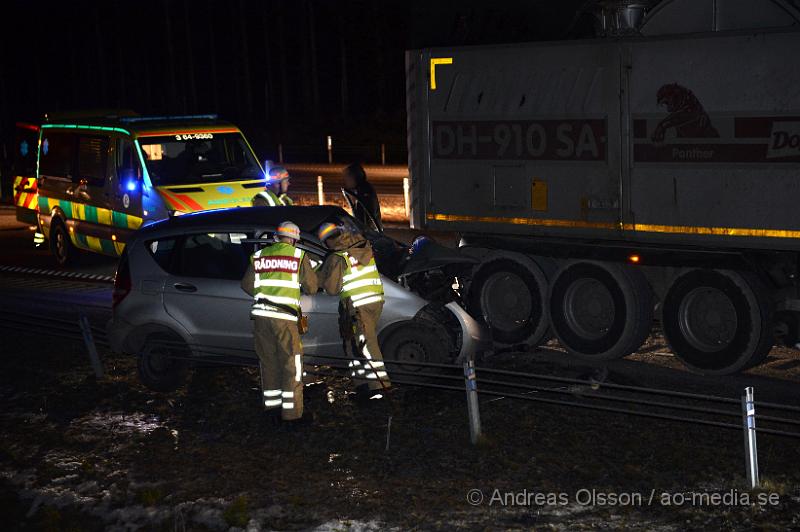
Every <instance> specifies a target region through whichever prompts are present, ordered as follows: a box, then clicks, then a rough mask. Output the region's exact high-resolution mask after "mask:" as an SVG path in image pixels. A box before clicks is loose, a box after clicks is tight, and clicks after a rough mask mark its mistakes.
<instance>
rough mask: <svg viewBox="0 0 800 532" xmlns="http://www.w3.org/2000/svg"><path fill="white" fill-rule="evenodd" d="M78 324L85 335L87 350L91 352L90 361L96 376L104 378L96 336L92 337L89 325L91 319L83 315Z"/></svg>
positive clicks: (84, 340)
mask: <svg viewBox="0 0 800 532" xmlns="http://www.w3.org/2000/svg"><path fill="white" fill-rule="evenodd" d="M78 324H79V325H80V327H81V333H83V342H84V343H85V344H86V350H87V351H89V361H90V362H91V363H92V369H94V375H95V377H97V378H98V379H102V378H103V364H102V362H100V355H98V354H97V346H96V345H95V343H94V336H92V327H91V325H89V319H88V318H87V317H86V316H85V315H84V314H81V316H80V318H78Z"/></svg>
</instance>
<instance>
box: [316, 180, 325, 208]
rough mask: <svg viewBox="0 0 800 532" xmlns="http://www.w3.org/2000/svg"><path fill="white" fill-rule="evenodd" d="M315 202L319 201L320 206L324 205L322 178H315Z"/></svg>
mask: <svg viewBox="0 0 800 532" xmlns="http://www.w3.org/2000/svg"><path fill="white" fill-rule="evenodd" d="M317 200H319V204H320V205H324V204H325V191H324V189H323V188H322V176H321V175H318V176H317Z"/></svg>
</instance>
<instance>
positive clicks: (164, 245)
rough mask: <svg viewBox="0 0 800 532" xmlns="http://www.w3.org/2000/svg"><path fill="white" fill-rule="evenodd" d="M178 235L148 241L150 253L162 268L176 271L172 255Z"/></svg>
mask: <svg viewBox="0 0 800 532" xmlns="http://www.w3.org/2000/svg"><path fill="white" fill-rule="evenodd" d="M177 241H178V237H171V238H162V239H159V240H151V241H150V242H147V249H148V251H150V255H151V256H152V257H153V259H154V260H155V261H156V263H157V264H158V265H159V266H160V267H161V269H162V270H164V271H166V272H170V273H174V272H173V271H172V270H173V268H172V257H173V252H174V251H175V245H176V243H177Z"/></svg>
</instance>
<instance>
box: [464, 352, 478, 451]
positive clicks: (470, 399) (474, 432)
mask: <svg viewBox="0 0 800 532" xmlns="http://www.w3.org/2000/svg"><path fill="white" fill-rule="evenodd" d="M464 386H465V387H466V390H467V412H468V414H469V440H470V441H471V442H472V445H477V444H478V440H479V439H480V437H481V413H480V410H479V408H478V381H477V379H476V377H475V360H473V359H472V358H471V357H470V358H469V359H468V360H466V361H464Z"/></svg>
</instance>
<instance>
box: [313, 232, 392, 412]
mask: <svg viewBox="0 0 800 532" xmlns="http://www.w3.org/2000/svg"><path fill="white" fill-rule="evenodd" d="M318 236H319V239H320V241H322V242H323V243H325V245H326V246H327V247H328V248H330V249H331V250H333V251H334V253H331V254H330V255H328V257H327V258H326V259H325V262H324V263H323V264H322V267H321V268H320V269H319V271H318V275H319V280H320V285H321V286H322V288H323V289H324V290H325V292H327V293H328V294H330V295H338V296H339V330H340V332H341V334H342V342H343V345H344V350H345V354H346V355H347V356H349V357H350V358H352V361H350V363H349V366H350V368H351V375H352V376H353V380H354V383H355V384H356V392H357V396H356V397H357V398H358V399H361V400H365V399H380V398H382V397H383V395H384V394H383V392H384V391H386V390H388V389H389V387H390V386H391V383H390V381H389V378H388V376H387V374H386V369H385V368H384V364H383V355H382V354H381V349H380V346H379V345H378V335H377V332H376V329H377V325H378V320H379V319H380V317H381V311H382V310H383V284H382V283H381V276H380V273H378V268H377V266H376V265H375V257H374V255H373V253H372V247H371V246H370V244H369V242H367V241H366V240H364V238H363V237H361V236H360V235H354V234H352V233H350V232H347V231H345V230H344V229H343V228H342V227H339V226H336V225H334V224H332V223H326V224H322V226H321V227H320V228H319V231H318Z"/></svg>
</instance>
